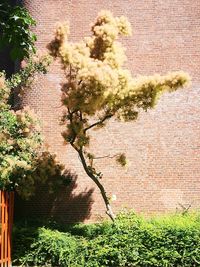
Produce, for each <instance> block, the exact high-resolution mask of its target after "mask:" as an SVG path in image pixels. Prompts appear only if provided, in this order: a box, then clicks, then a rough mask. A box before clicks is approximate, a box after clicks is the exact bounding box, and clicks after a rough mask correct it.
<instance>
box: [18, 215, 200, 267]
mask: <svg viewBox="0 0 200 267" xmlns="http://www.w3.org/2000/svg"><path fill="white" fill-rule="evenodd" d="M64 228H66V229H64ZM24 229H26V231H25V230H24ZM30 229H32V230H33V228H30V227H28V226H27V227H26V228H23V227H18V228H17V227H16V228H15V231H14V233H15V235H14V244H16V242H18V245H19V242H22V243H23V239H24V244H26V246H28V249H26V250H25V249H24V247H23V246H22V247H21V249H20V246H17V250H15V251H14V252H15V253H14V256H15V262H17V263H21V264H22V266H35V265H37V266H60V267H83V266H87V267H104V266H109V267H120V266H137V267H148V266H162V267H178V266H180V267H191V266H200V215H199V214H186V215H181V214H176V215H170V216H169V215H168V216H164V217H163V216H162V217H157V218H156V217H154V218H150V219H144V218H142V217H141V216H136V215H135V214H134V213H122V214H120V215H119V216H118V218H117V220H116V223H115V224H112V223H110V222H103V223H97V224H90V225H84V224H76V225H74V226H71V227H65V226H59V225H53V226H52V225H48V226H46V227H35V229H34V231H32V230H30ZM58 229H59V230H58ZM61 230H62V231H61ZM31 231H32V232H31ZM24 233H25V234H24ZM29 235H30V237H29ZM18 237H21V238H20V239H19V238H18ZM17 240H18V241H17ZM16 245H17V244H16ZM22 250H23V251H22Z"/></svg>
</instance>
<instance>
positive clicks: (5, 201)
mask: <svg viewBox="0 0 200 267" xmlns="http://www.w3.org/2000/svg"><path fill="white" fill-rule="evenodd" d="M13 208H14V192H6V191H0V216H1V217H0V223H1V235H0V266H1V267H11V232H12V224H13Z"/></svg>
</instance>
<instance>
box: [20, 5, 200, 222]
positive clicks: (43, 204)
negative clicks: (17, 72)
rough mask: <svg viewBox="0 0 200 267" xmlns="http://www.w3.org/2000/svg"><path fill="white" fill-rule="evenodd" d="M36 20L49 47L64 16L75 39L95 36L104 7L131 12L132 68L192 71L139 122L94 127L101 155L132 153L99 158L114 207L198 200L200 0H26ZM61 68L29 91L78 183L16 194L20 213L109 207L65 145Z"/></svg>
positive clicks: (148, 209)
mask: <svg viewBox="0 0 200 267" xmlns="http://www.w3.org/2000/svg"><path fill="white" fill-rule="evenodd" d="M24 5H25V6H26V7H27V8H28V9H29V10H30V12H31V14H32V15H33V17H34V18H35V19H36V20H37V27H36V29H35V32H36V34H37V36H38V42H37V46H38V48H39V49H41V50H45V47H46V45H47V43H48V42H49V41H50V40H51V39H52V36H53V30H54V28H55V24H56V22H58V21H65V20H67V21H70V24H71V40H80V38H81V37H83V36H86V35H89V34H90V32H89V30H90V27H89V25H90V23H91V22H92V21H94V19H95V17H96V15H97V13H98V12H99V11H100V10H101V9H109V10H111V11H112V12H113V13H114V15H116V16H118V15H125V16H127V17H128V18H129V20H130V21H131V24H132V27H133V36H132V37H131V38H124V39H123V43H124V45H125V46H126V47H127V55H128V66H129V68H130V69H131V70H132V72H133V74H145V75H148V74H154V73H155V72H159V73H163V74H164V73H166V72H167V71H169V70H179V69H182V70H184V71H187V72H189V74H190V75H191V76H192V79H193V83H192V87H190V88H188V89H183V90H180V91H178V92H175V93H172V94H167V95H165V96H163V97H162V99H161V101H160V102H159V104H158V105H157V107H156V108H155V109H154V110H152V111H150V112H148V113H143V114H141V115H140V117H139V119H138V121H137V122H134V123H126V124H123V123H116V122H113V121H111V122H110V123H109V124H108V127H107V128H105V129H103V130H101V131H98V132H95V134H94V136H93V139H92V147H93V150H94V151H95V153H96V155H97V156H102V155H107V154H110V155H112V154H116V153H118V152H126V154H127V157H128V158H129V162H130V164H129V167H128V168H127V169H126V170H124V169H123V168H121V167H119V166H116V164H115V162H114V160H113V159H104V160H99V161H98V166H99V169H100V170H101V171H102V172H103V174H104V178H103V183H104V185H105V187H106V189H107V192H108V194H110V195H112V194H115V195H116V196H117V200H116V201H115V202H113V209H114V211H115V212H117V211H119V210H121V209H122V208H125V207H129V208H133V209H135V210H136V211H137V212H144V213H155V212H171V211H174V210H176V209H177V208H180V204H181V205H184V206H187V205H189V204H191V206H192V208H199V206H200V177H199V167H200V153H199V152H200V141H199V140H200V116H199V115H200V97H199V94H200V84H199V82H200V75H199V74H200V50H199V47H200V2H199V1H198V0H193V1H190V0H174V1H170V0H165V1H164V0H140V1H131V0H123V1H122V0H121V1H119V0H115V1H111V0H101V1H97V0H93V1H92V0H87V1H86V0H79V1H76V0H71V1H70V0H68V1H67V0H62V1H61V0H56V1H55V0H46V1H40V0H32V1H24ZM61 81H62V72H61V71H60V68H59V64H58V63H54V64H53V65H52V66H51V68H50V72H49V73H48V74H47V76H46V77H42V78H39V80H38V81H37V83H36V84H35V85H34V86H33V88H32V89H31V90H30V92H29V93H28V94H27V96H26V98H25V103H28V104H29V105H30V106H32V107H33V108H34V109H35V110H36V112H37V113H38V115H39V117H40V118H41V120H42V122H43V132H44V135H45V140H46V142H47V143H48V144H49V146H50V150H51V151H52V152H54V153H55V152H56V153H57V154H58V157H59V159H60V160H61V162H63V163H65V166H66V168H67V169H69V170H71V171H72V172H73V173H75V174H76V175H77V180H76V182H75V183H74V184H73V185H71V187H69V188H67V189H66V190H65V189H64V190H62V192H60V193H59V194H57V195H54V196H49V195H48V194H47V193H46V188H45V187H44V188H39V189H38V193H37V194H36V196H35V197H34V198H33V199H32V200H31V201H28V202H24V201H22V200H18V201H17V203H16V211H17V214H18V215H21V214H24V215H29V214H32V215H39V216H41V215H53V216H57V217H60V218H61V219H63V220H65V221H74V220H81V221H84V220H85V221H87V220H96V219H98V218H100V217H101V216H104V214H105V208H104V204H103V201H102V199H101V195H100V194H99V191H98V189H97V188H95V186H94V184H93V183H92V182H91V181H90V180H89V178H88V177H87V176H86V175H85V174H84V172H83V169H82V166H81V163H80V161H79V159H78V157H77V155H76V153H75V152H74V151H73V150H72V149H71V148H70V147H69V146H64V145H63V140H62V137H61V135H60V126H59V117H60V115H61V108H60V98H59V97H60V87H61V86H60V83H61Z"/></svg>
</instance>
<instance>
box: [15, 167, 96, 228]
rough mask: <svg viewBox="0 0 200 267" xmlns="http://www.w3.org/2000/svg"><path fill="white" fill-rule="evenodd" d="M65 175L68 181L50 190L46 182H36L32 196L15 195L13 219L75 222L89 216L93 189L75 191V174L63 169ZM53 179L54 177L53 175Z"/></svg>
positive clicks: (76, 185)
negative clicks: (24, 197) (23, 197)
mask: <svg viewBox="0 0 200 267" xmlns="http://www.w3.org/2000/svg"><path fill="white" fill-rule="evenodd" d="M65 175H66V177H68V178H70V183H69V184H68V185H67V184H66V185H65V186H64V185H62V186H59V187H57V188H56V190H54V191H53V192H50V191H51V190H49V186H48V183H49V181H50V182H52V178H49V179H48V181H47V182H46V183H45V184H40V183H38V184H37V186H36V191H35V194H34V196H33V197H31V198H30V199H29V200H23V199H22V198H21V197H20V196H19V195H18V194H16V197H15V219H16V220H18V219H20V218H21V219H22V218H35V219H37V218H38V219H46V218H51V219H55V220H56V221H58V222H64V223H75V222H83V221H84V220H86V219H89V218H90V215H91V208H92V204H93V199H92V194H93V191H94V189H92V188H89V189H88V188H85V190H84V191H83V192H81V193H80V190H79V193H77V190H76V189H77V187H78V184H77V178H78V177H77V175H75V174H71V173H70V171H68V170H65ZM53 179H55V177H53Z"/></svg>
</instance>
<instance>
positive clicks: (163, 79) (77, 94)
mask: <svg viewBox="0 0 200 267" xmlns="http://www.w3.org/2000/svg"><path fill="white" fill-rule="evenodd" d="M91 30H92V36H91V37H88V38H85V39H84V40H83V41H81V42H79V43H72V42H69V41H68V36H69V27H68V25H67V24H63V25H59V27H58V28H57V31H56V35H55V39H54V40H53V41H52V42H51V44H50V45H49V48H50V51H51V54H52V55H53V56H54V57H59V58H60V59H61V62H62V66H63V69H64V71H65V74H66V82H65V84H64V85H63V88H62V103H63V105H64V106H65V107H66V112H65V114H64V116H63V122H64V123H65V124H66V131H65V132H63V137H64V139H65V141H66V142H67V143H69V144H70V145H71V146H72V147H73V148H74V149H75V150H76V151H77V153H78V155H79V157H80V159H81V162H82V165H83V168H84V170H85V172H86V174H87V175H88V176H89V177H90V178H91V179H92V180H93V181H94V183H95V184H96V185H97V186H98V188H99V189H100V192H101V194H102V197H103V200H104V202H105V205H106V213H107V214H108V215H109V216H110V218H111V219H112V220H114V218H115V216H114V213H113V211H112V209H111V205H110V200H109V197H108V196H107V194H106V191H105V189H104V186H103V184H102V182H101V181H102V180H101V179H102V177H103V175H102V173H101V172H99V171H97V170H96V168H95V166H94V163H93V159H94V158H95V156H94V155H93V154H91V153H90V152H89V151H88V150H89V144H90V131H91V130H92V129H94V128H98V127H104V126H105V125H106V122H107V121H108V120H109V119H111V118H112V117H114V118H116V120H123V121H134V120H136V119H137V117H138V114H139V112H140V111H142V110H145V111H146V110H148V109H150V108H153V107H154V106H155V104H156V102H157V100H158V99H159V98H160V96H161V95H162V94H163V93H164V92H167V91H169V92H172V91H175V90H177V89H178V88H181V87H183V86H184V85H186V84H187V83H188V81H189V76H188V75H187V74H186V73H184V72H172V73H168V74H167V75H165V76H160V75H158V74H156V75H153V76H139V77H133V76H132V75H131V73H130V71H129V70H128V69H125V68H123V63H124V61H125V60H126V56H125V49H124V48H123V46H122V45H121V43H120V42H119V41H118V40H117V39H118V37H119V36H123V35H125V36H128V35H131V25H130V23H129V21H128V20H127V18H126V17H124V16H122V17H113V15H112V14H111V13H110V12H108V11H102V12H100V13H99V15H98V17H97V19H96V21H95V22H94V24H93V25H92V28H91ZM118 161H120V162H121V163H122V164H123V165H124V164H125V163H126V162H125V156H124V155H123V154H122V155H120V156H119V157H118Z"/></svg>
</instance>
